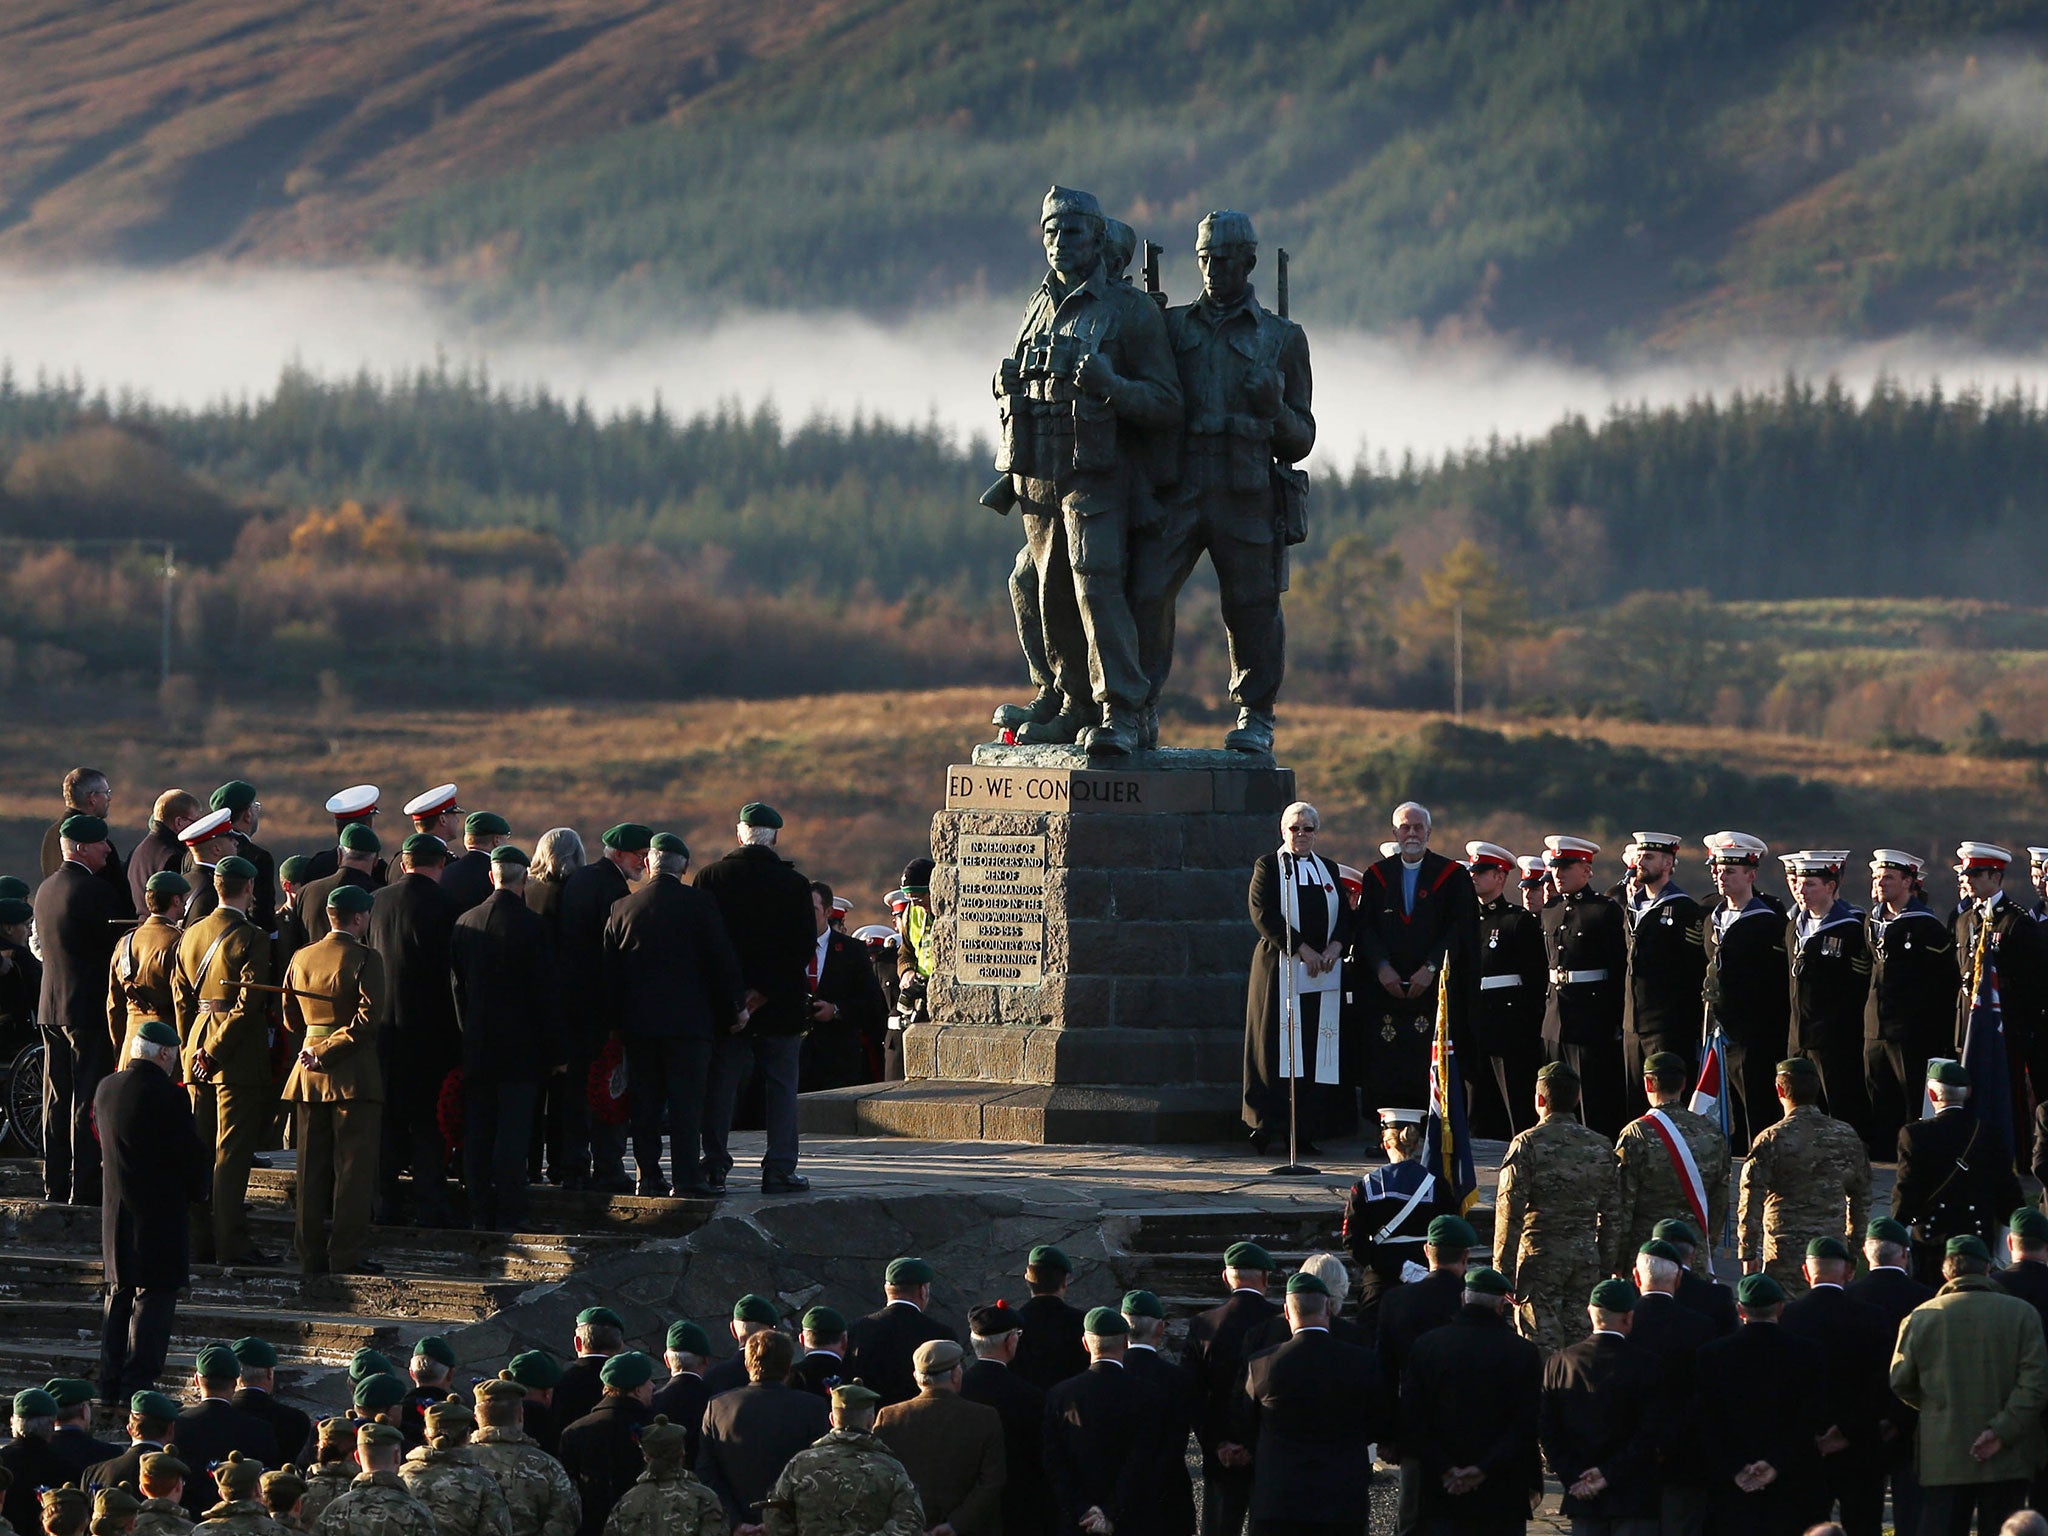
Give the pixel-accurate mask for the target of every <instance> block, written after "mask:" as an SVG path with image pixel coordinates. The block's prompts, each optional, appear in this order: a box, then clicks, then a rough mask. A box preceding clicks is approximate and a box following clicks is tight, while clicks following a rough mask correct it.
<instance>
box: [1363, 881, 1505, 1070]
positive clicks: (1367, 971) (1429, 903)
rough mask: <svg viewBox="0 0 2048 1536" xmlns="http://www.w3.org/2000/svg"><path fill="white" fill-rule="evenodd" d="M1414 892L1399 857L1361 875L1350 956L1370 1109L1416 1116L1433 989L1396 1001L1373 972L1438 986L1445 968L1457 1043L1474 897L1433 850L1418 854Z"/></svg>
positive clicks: (1431, 1028)
mask: <svg viewBox="0 0 2048 1536" xmlns="http://www.w3.org/2000/svg"><path fill="white" fill-rule="evenodd" d="M1413 885H1414V896H1413V897H1412V899H1411V898H1410V896H1409V895H1408V888H1409V880H1408V873H1407V867H1406V865H1405V864H1404V863H1403V861H1402V859H1401V856H1400V855H1399V854H1398V853H1396V854H1392V855H1389V856H1388V857H1387V858H1384V859H1381V860H1380V861H1379V862H1378V863H1377V864H1374V865H1373V866H1372V867H1371V868H1369V869H1367V870H1366V871H1365V889H1364V891H1363V893H1362V894H1361V895H1360V896H1359V898H1358V914H1357V931H1356V935H1355V937H1354V940H1353V951H1352V953H1353V956H1354V964H1355V965H1356V966H1357V968H1358V972H1357V975H1356V977H1355V978H1354V979H1353V982H1352V985H1353V987H1354V988H1355V989H1356V991H1357V995H1358V1005H1357V1013H1358V1019H1359V1023H1360V1024H1361V1026H1362V1027H1363V1033H1364V1039H1363V1041H1362V1042H1361V1043H1362V1044H1363V1046H1364V1058H1365V1059H1364V1063H1363V1065H1364V1068H1365V1070H1364V1073H1363V1086H1364V1087H1365V1089H1366V1091H1367V1094H1368V1095H1369V1097H1370V1100H1371V1102H1372V1103H1374V1104H1376V1105H1381V1106H1385V1105H1390V1104H1391V1105H1396V1106H1399V1107H1402V1108H1413V1109H1419V1108H1421V1107H1422V1106H1423V1105H1425V1104H1427V1103H1428V1102H1429V1056H1430V1047H1431V1045H1432V1044H1433V1043H1434V1041H1435V1039H1436V1013H1437V994H1436V989H1435V988H1431V989H1430V990H1428V991H1426V992H1424V993H1423V994H1422V996H1420V997H1417V998H1399V997H1395V996H1393V995H1392V994H1391V993H1389V992H1388V991H1387V989H1386V988H1385V987H1383V986H1381V985H1380V980H1379V968H1380V966H1382V965H1390V966H1392V967H1393V968H1394V971H1395V973H1396V974H1397V975H1399V977H1400V978H1401V980H1402V981H1403V982H1404V983H1405V982H1410V981H1412V980H1413V979H1414V977H1415V975H1416V973H1417V972H1418V971H1420V970H1421V969H1422V968H1423V967H1424V966H1429V967H1431V968H1433V969H1434V970H1435V972H1436V975H1437V976H1438V978H1439V979H1441V977H1442V976H1443V974H1444V967H1445V965H1446V963H1449V964H1450V966H1451V968H1452V976H1451V985H1452V992H1451V998H1450V1003H1451V1030H1452V1034H1453V1037H1454V1038H1455V1039H1457V1040H1458V1041H1459V1042H1460V1043H1462V1042H1463V1040H1464V1038H1465V1033H1466V1028H1467V1016H1468V1014H1469V1012H1470V1006H1469V999H1470V997H1471V995H1472V993H1473V990H1474V988H1473V986H1472V982H1471V979H1470V978H1468V977H1467V976H1466V975H1465V971H1466V970H1468V969H1469V968H1470V965H1471V960H1472V957H1473V955H1474V954H1475V953H1476V951H1477V950H1478V947H1479V937H1478V936H1479V898H1478V896H1477V895H1476V894H1475V893H1474V892H1473V889H1472V872H1471V871H1470V870H1468V869H1467V868H1466V867H1465V866H1464V865H1463V864H1460V863H1459V862H1458V861H1457V860H1455V859H1447V858H1445V857H1444V856H1443V855H1442V854H1440V853H1437V852H1434V851H1433V850H1427V849H1425V850H1424V852H1423V855H1422V861H1421V863H1420V864H1418V865H1417V866H1416V869H1415V878H1414V882H1413Z"/></svg>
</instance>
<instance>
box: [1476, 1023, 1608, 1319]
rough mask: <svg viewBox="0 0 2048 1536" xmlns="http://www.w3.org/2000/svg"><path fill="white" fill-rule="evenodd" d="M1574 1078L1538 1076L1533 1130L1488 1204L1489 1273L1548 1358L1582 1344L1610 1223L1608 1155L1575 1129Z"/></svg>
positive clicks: (1567, 1073) (1586, 1129) (1587, 1130)
mask: <svg viewBox="0 0 2048 1536" xmlns="http://www.w3.org/2000/svg"><path fill="white" fill-rule="evenodd" d="M1578 1108H1579V1076H1578V1073H1576V1072H1575V1071H1573V1070H1572V1068H1571V1067H1569V1066H1567V1065H1566V1064H1565V1063H1563V1062H1561V1061H1554V1062H1551V1063H1550V1064H1549V1065H1548V1066H1546V1067H1544V1068H1543V1069H1542V1070H1541V1071H1539V1072H1538V1073H1537V1074H1536V1123H1535V1125H1533V1126H1531V1127H1530V1128H1529V1129H1528V1130H1526V1131H1523V1132H1522V1133H1521V1134H1520V1135H1518V1136H1517V1137H1515V1139H1514V1140H1513V1141H1511V1142H1509V1143H1508V1150H1507V1155H1506V1156H1505V1157H1504V1158H1503V1159H1502V1160H1501V1167H1500V1190H1499V1194H1498V1196H1497V1197H1496V1199H1495V1203H1494V1211H1495V1214H1494V1223H1493V1267H1494V1268H1495V1269H1497V1270H1499V1271H1500V1272H1501V1273H1502V1274H1504V1275H1506V1276H1507V1277H1508V1284H1509V1285H1510V1286H1512V1287H1513V1288H1514V1290H1515V1293H1516V1295H1517V1296H1518V1297H1519V1298H1520V1301H1519V1305H1518V1306H1517V1307H1516V1309H1515V1324H1516V1326H1517V1327H1518V1328H1519V1329H1520V1330H1521V1333H1522V1337H1523V1338H1525V1339H1530V1340H1533V1341H1534V1342H1535V1343H1536V1344H1537V1345H1538V1346H1539V1347H1540V1348H1542V1349H1543V1350H1544V1352H1545V1353H1554V1352H1555V1351H1557V1350H1560V1349H1562V1348H1564V1346H1565V1345H1567V1344H1570V1343H1573V1342H1575V1341H1576V1340H1579V1339H1582V1338H1584V1337H1585V1336H1586V1335H1585V1321H1584V1320H1585V1316H1586V1310H1585V1307H1586V1303H1585V1297H1586V1293H1587V1292H1588V1291H1590V1290H1591V1289H1592V1287H1593V1282H1594V1281H1595V1280H1597V1279H1598V1278H1599V1277H1600V1254H1601V1248H1602V1246H1603V1244H1602V1240H1601V1234H1603V1233H1604V1232H1605V1231H1606V1230H1607V1226H1608V1224H1609V1223H1611V1222H1612V1221H1613V1220H1614V1203H1615V1194H1614V1180H1615V1161H1614V1148H1613V1146H1612V1145H1611V1144H1610V1143H1609V1142H1608V1140H1607V1139H1606V1138H1605V1137H1604V1136H1602V1135H1601V1134H1600V1133H1599V1132H1598V1131H1595V1130H1593V1129H1592V1128H1591V1127H1590V1126H1587V1125H1585V1124H1583V1123H1581V1122H1580V1120H1579V1119H1578V1117H1577V1111H1578Z"/></svg>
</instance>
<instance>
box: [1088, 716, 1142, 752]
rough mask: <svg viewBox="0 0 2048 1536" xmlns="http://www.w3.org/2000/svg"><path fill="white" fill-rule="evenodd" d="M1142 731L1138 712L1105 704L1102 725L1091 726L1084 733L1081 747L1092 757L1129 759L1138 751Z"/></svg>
mask: <svg viewBox="0 0 2048 1536" xmlns="http://www.w3.org/2000/svg"><path fill="white" fill-rule="evenodd" d="M1142 730H1143V726H1142V725H1141V724H1140V716H1139V712H1138V711H1137V710H1134V709H1118V708H1117V707H1116V706H1115V705H1113V704H1105V705H1103V706H1102V724H1100V725H1091V726H1089V727H1088V729H1087V730H1085V731H1083V732H1082V733H1081V745H1082V746H1083V747H1084V748H1085V749H1086V750H1087V753H1088V755H1089V756H1090V757H1128V756H1129V755H1130V754H1131V753H1133V752H1135V751H1136V750H1137V749H1138V743H1139V741H1140V740H1141V739H1142V736H1141V733H1142Z"/></svg>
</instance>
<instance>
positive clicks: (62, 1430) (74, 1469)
mask: <svg viewBox="0 0 2048 1536" xmlns="http://www.w3.org/2000/svg"><path fill="white" fill-rule="evenodd" d="M43 1390H44V1391H45V1392H47V1393H49V1394H50V1396H52V1397H53V1398H55V1399H56V1400H57V1427H56V1428H55V1429H54V1430H52V1431H51V1432H50V1449H51V1450H52V1451H54V1452H55V1453H56V1456H57V1459H58V1460H59V1461H61V1462H63V1463H64V1465H65V1467H66V1468H67V1469H68V1472H67V1474H66V1475H67V1477H68V1478H69V1479H71V1480H73V1481H75V1480H77V1479H79V1478H81V1477H83V1476H84V1475H85V1469H86V1468H87V1467H91V1466H97V1465H98V1464H99V1463H100V1462H103V1461H107V1460H110V1459H112V1458H113V1457H115V1456H118V1455H119V1454H120V1453H121V1448H120V1447H119V1446H118V1445H109V1444H108V1443H107V1442H106V1441H104V1440H99V1439H95V1438H94V1436H93V1432H92V1408H93V1404H94V1403H95V1402H97V1401H98V1400H99V1396H98V1393H96V1392H95V1391H94V1389H93V1384H92V1383H91V1382H89V1381H87V1380H85V1379H84V1378H83V1377H80V1376H54V1377H52V1378H51V1379H50V1380H48V1381H46V1382H44V1383H43Z"/></svg>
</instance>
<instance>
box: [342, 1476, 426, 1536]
mask: <svg viewBox="0 0 2048 1536" xmlns="http://www.w3.org/2000/svg"><path fill="white" fill-rule="evenodd" d="M314 1529H315V1530H316V1531H317V1532H318V1533H319V1536H441V1533H440V1532H439V1530H437V1529H436V1528H435V1525H434V1517H433V1514H432V1513H431V1512H430V1511H429V1510H428V1509H427V1506H426V1505H424V1504H422V1503H421V1502H420V1501H419V1500H418V1499H416V1498H414V1497H413V1496H412V1495H411V1494H410V1493H408V1492H407V1491H406V1487H405V1483H404V1481H403V1480H402V1479H401V1478H400V1477H399V1475H398V1474H397V1473H396V1472H365V1473H363V1474H362V1475H361V1476H359V1477H358V1478H357V1479H356V1480H355V1481H354V1482H352V1483H350V1484H349V1485H348V1492H346V1493H344V1494H342V1495H341V1497H340V1498H338V1499H336V1500H335V1501H334V1502H333V1503H332V1504H329V1505H328V1506H327V1508H326V1510H325V1511H323V1512H322V1514H321V1516H320V1523H319V1525H317V1526H315V1527H314Z"/></svg>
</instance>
